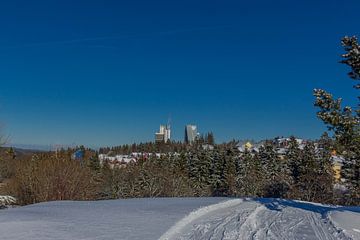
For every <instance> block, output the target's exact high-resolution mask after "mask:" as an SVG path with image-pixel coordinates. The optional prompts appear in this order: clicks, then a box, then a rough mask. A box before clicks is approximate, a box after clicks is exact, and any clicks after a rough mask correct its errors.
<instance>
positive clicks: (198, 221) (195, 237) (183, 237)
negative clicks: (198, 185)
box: [160, 199, 351, 240]
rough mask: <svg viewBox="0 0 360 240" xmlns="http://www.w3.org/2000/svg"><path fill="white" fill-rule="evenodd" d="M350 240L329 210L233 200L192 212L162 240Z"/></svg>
mask: <svg viewBox="0 0 360 240" xmlns="http://www.w3.org/2000/svg"><path fill="white" fill-rule="evenodd" d="M201 239H207V240H220V239H223V240H247V239H269V240H272V239H273V240H275V239H276V240H278V239H284V240H291V239H319V240H348V239H351V238H349V237H347V236H346V235H345V234H344V233H343V232H342V231H341V230H339V229H337V228H335V227H334V225H333V224H332V222H331V221H330V219H329V218H328V217H327V214H326V207H322V206H317V205H313V204H310V203H302V202H296V201H287V200H277V199H273V200H271V201H270V200H269V201H264V200H256V199H255V200H254V199H232V200H228V201H224V202H221V203H218V204H214V205H210V206H206V207H203V208H200V209H198V210H196V211H193V212H191V213H190V214H189V215H188V216H186V217H185V218H183V219H181V220H180V221H179V222H178V223H176V224H175V225H174V226H173V227H171V228H170V229H169V230H168V231H167V232H166V233H165V234H163V236H162V237H161V238H160V240H201Z"/></svg>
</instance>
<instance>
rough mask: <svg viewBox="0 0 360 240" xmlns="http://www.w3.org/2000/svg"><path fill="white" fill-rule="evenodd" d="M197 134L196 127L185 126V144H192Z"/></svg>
mask: <svg viewBox="0 0 360 240" xmlns="http://www.w3.org/2000/svg"><path fill="white" fill-rule="evenodd" d="M198 135H199V133H198V132H197V127H196V125H186V126H185V143H188V144H192V143H193V142H195V140H196V138H197V137H198Z"/></svg>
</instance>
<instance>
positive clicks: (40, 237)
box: [0, 198, 360, 240]
mask: <svg viewBox="0 0 360 240" xmlns="http://www.w3.org/2000/svg"><path fill="white" fill-rule="evenodd" d="M359 229H360V208H356V207H347V208H345V207H333V206H326V205H320V204H314V203H306V202H299V201H290V200H278V199H229V198H152V199H126V200H108V201H96V202H86V201H83V202H73V201H60V202H48V203H40V204H34V205H28V206H25V207H19V208H13V209H7V210H3V211H1V212H0V232H1V239H3V240H10V239H12V240H21V239H29V240H32V239H37V240H45V239H100V240H105V239H159V238H160V239H162V240H165V239H286V240H290V239H360V233H359Z"/></svg>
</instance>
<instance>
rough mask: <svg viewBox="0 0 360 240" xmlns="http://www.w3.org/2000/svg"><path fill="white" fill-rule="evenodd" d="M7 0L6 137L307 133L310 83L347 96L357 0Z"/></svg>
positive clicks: (62, 140)
mask: <svg viewBox="0 0 360 240" xmlns="http://www.w3.org/2000/svg"><path fill="white" fill-rule="evenodd" d="M344 2H345V1H340V0H328V1H319V0H318V1H316V0H312V1H308V0H304V1H265V0H263V1H260V0H256V1H209V0H208V1H194V0H192V1H187V0H185V1H184V0H182V1H136V0H135V1H64V0H61V1H7V2H4V3H1V4H0V23H1V24H0V26H1V27H0V82H1V87H0V122H1V123H2V126H3V127H2V128H3V129H2V131H3V133H4V134H6V135H9V136H10V139H11V142H12V143H21V144H41V145H50V144H72V143H76V144H85V145H88V146H106V145H119V144H123V143H132V142H140V141H151V140H153V137H154V132H155V131H156V130H157V129H158V127H159V124H160V123H166V122H167V118H168V116H169V115H171V119H172V129H173V136H174V138H175V139H177V140H182V139H183V132H184V125H185V124H188V123H193V124H197V125H198V128H199V130H200V131H201V132H203V133H204V132H208V131H213V132H214V134H215V137H216V139H217V140H218V141H219V142H221V141H226V140H230V139H233V138H235V139H245V138H251V139H263V138H269V137H275V136H281V135H284V136H286V135H291V134H294V135H297V136H299V137H304V138H316V137H318V136H319V135H320V134H321V133H322V132H323V131H324V130H325V127H324V125H323V124H322V123H321V122H320V121H319V120H318V119H317V118H316V116H315V112H316V109H315V108H314V107H313V100H314V98H313V96H312V89H313V88H324V89H326V90H328V91H330V92H332V93H333V94H334V95H335V96H338V97H343V98H344V101H345V103H348V104H350V105H355V101H356V91H355V90H354V89H352V85H353V82H352V81H351V80H348V78H347V76H346V73H347V71H348V69H347V68H346V66H342V65H341V64H339V63H338V61H339V60H340V54H341V53H342V48H341V46H340V44H339V43H340V39H341V37H342V36H344V35H358V36H360V29H359V23H360V15H359V14H358V9H359V8H360V2H359V1H357V0H348V1H346V4H345V3H344Z"/></svg>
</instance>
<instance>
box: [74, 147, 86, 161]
mask: <svg viewBox="0 0 360 240" xmlns="http://www.w3.org/2000/svg"><path fill="white" fill-rule="evenodd" d="M84 155H85V152H84V150H82V149H78V150H76V151H75V152H74V153H73V154H72V155H71V158H72V159H73V160H79V161H82V160H83V159H84Z"/></svg>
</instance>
